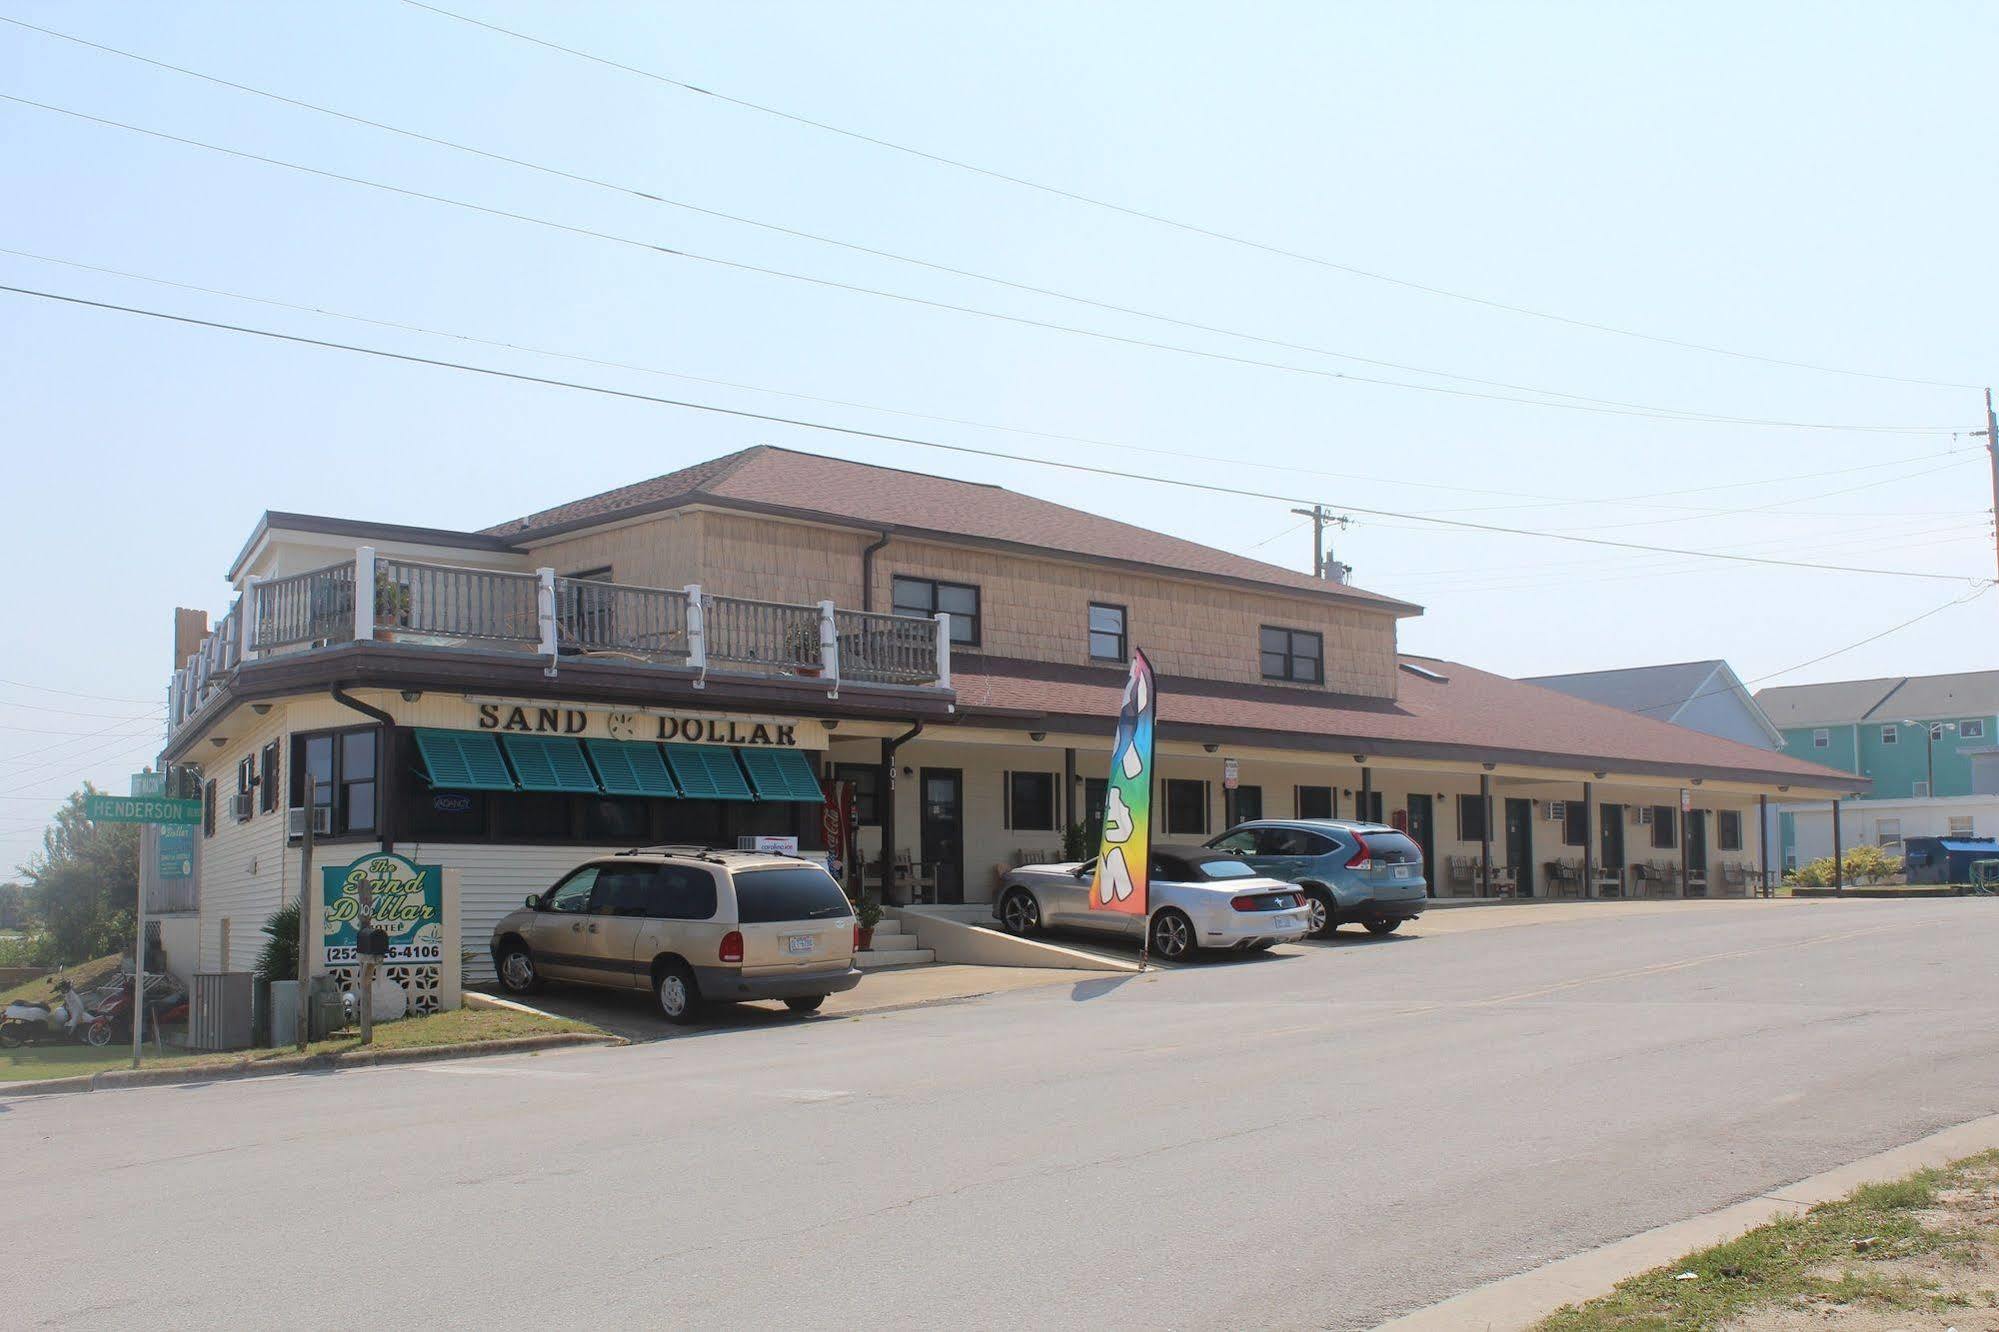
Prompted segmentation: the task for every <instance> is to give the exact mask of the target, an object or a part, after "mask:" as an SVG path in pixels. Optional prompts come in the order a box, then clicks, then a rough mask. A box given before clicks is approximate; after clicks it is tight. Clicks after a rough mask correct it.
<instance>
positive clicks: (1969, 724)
mask: <svg viewBox="0 0 1999 1332" xmlns="http://www.w3.org/2000/svg"><path fill="white" fill-rule="evenodd" d="M1957 734H1958V736H1959V738H1961V739H1965V740H1983V739H1984V738H1985V718H1983V717H1966V718H1965V719H1964V720H1963V721H1961V722H1959V723H1958V724H1957Z"/></svg>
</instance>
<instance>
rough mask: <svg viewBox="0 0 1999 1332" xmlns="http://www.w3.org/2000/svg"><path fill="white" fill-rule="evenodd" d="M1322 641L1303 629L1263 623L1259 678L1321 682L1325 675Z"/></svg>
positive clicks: (1300, 682) (1305, 682)
mask: <svg viewBox="0 0 1999 1332" xmlns="http://www.w3.org/2000/svg"><path fill="white" fill-rule="evenodd" d="M1322 642H1323V640H1322V639H1321V638H1320V637H1319V635H1317V634H1315V633H1312V632H1311V631H1310V630H1306V629H1278V628H1274V627H1272V626H1271V625H1267V624H1266V625H1264V626H1263V631H1262V642H1261V646H1262V649H1263V678H1264V679H1266V680H1295V681H1297V682H1298V683H1299V684H1322V683H1324V681H1325V678H1326V672H1325V664H1324V652H1323V650H1322V648H1321V643H1322Z"/></svg>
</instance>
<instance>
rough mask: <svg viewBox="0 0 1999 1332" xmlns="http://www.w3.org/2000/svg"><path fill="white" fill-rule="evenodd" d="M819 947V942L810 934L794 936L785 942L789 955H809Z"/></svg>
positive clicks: (785, 948)
mask: <svg viewBox="0 0 1999 1332" xmlns="http://www.w3.org/2000/svg"><path fill="white" fill-rule="evenodd" d="M816 947H818V940H816V939H814V938H813V937H812V936H811V935H809V934H794V935H792V936H791V937H790V938H788V939H786V940H785V941H784V950H785V951H786V952H787V953H809V952H811V951H812V950H813V949H814V948H816Z"/></svg>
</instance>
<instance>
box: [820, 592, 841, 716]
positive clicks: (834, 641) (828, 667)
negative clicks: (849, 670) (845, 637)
mask: <svg viewBox="0 0 1999 1332" xmlns="http://www.w3.org/2000/svg"><path fill="white" fill-rule="evenodd" d="M819 670H820V672H821V673H822V674H823V675H825V677H826V679H827V680H828V681H830V682H831V684H832V687H831V688H830V689H828V690H827V691H826V697H828V698H838V697H839V696H840V634H839V631H838V628H837V627H836V624H835V621H834V619H833V603H832V602H830V601H822V602H820V603H819Z"/></svg>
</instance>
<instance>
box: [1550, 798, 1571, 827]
mask: <svg viewBox="0 0 1999 1332" xmlns="http://www.w3.org/2000/svg"><path fill="white" fill-rule="evenodd" d="M1546 807H1547V819H1548V822H1550V823H1560V822H1562V821H1563V820H1564V819H1566V818H1568V817H1569V802H1568V801H1566V800H1550V801H1548V802H1547V806H1546Z"/></svg>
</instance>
